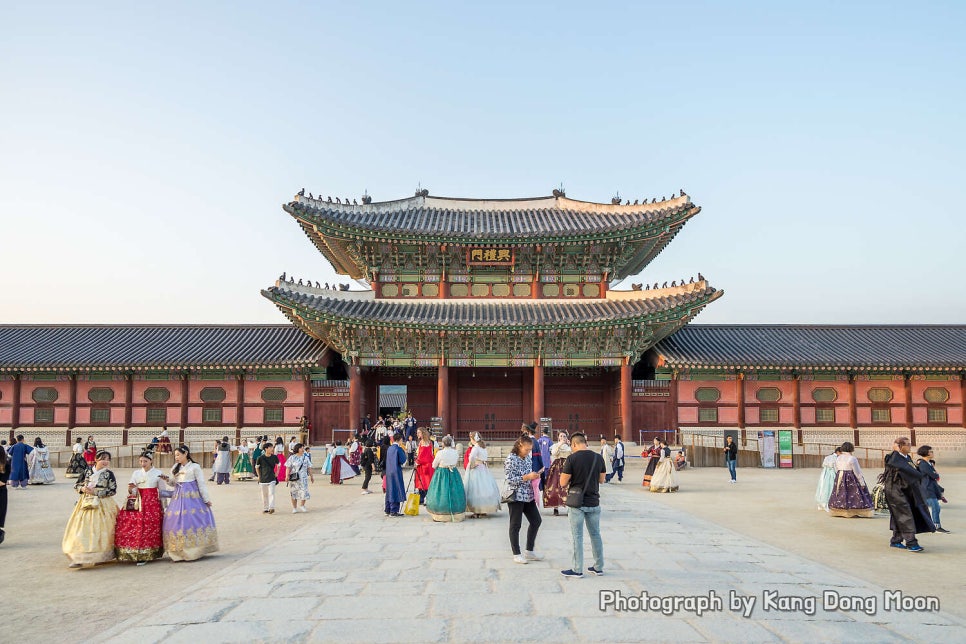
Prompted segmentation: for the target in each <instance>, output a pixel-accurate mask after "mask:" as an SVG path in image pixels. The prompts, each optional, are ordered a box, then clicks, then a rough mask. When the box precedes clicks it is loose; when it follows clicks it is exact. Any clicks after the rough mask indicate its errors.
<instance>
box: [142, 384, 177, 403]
mask: <svg viewBox="0 0 966 644" xmlns="http://www.w3.org/2000/svg"><path fill="white" fill-rule="evenodd" d="M169 398H171V391H169V390H168V388H167V387H148V388H147V389H145V390H144V400H146V401H147V402H149V403H163V402H168V399H169Z"/></svg>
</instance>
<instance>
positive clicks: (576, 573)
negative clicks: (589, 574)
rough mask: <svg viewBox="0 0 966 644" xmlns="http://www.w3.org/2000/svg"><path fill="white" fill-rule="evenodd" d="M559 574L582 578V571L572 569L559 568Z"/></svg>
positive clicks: (569, 577) (571, 577)
mask: <svg viewBox="0 0 966 644" xmlns="http://www.w3.org/2000/svg"><path fill="white" fill-rule="evenodd" d="M560 574H561V575H563V576H564V577H567V578H568V579H583V577H584V573H582V572H575V571H573V570H561V571H560Z"/></svg>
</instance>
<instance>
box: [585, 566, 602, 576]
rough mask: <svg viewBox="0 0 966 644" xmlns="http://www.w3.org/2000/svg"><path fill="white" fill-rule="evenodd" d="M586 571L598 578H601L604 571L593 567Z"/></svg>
mask: <svg viewBox="0 0 966 644" xmlns="http://www.w3.org/2000/svg"><path fill="white" fill-rule="evenodd" d="M587 571H588V572H590V573H591V574H593V575H597V576H598V577H602V576H603V575H604V571H603V570H597V569H596V568H594V567H593V566H591V567H590V568H588V569H587Z"/></svg>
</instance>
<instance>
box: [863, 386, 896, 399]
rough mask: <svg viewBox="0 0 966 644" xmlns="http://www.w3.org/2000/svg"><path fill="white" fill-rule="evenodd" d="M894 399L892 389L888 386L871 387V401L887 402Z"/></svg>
mask: <svg viewBox="0 0 966 644" xmlns="http://www.w3.org/2000/svg"><path fill="white" fill-rule="evenodd" d="M890 400H892V390H891V389H889V388H888V387H873V388H872V389H869V401H870V402H874V403H887V402H889V401H890Z"/></svg>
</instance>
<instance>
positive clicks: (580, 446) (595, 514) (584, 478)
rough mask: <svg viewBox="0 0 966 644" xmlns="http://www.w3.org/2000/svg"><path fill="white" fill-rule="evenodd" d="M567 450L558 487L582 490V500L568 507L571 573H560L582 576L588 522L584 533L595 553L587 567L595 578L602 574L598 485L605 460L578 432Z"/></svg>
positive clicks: (602, 480)
mask: <svg viewBox="0 0 966 644" xmlns="http://www.w3.org/2000/svg"><path fill="white" fill-rule="evenodd" d="M570 447H571V448H572V449H573V454H571V455H570V456H568V457H567V460H566V461H564V465H563V470H562V472H561V474H560V485H562V486H571V485H572V486H573V488H574V489H575V490H576V489H578V488H579V489H581V490H583V499H582V500H581V501H580V504H579V506H577V507H574V506H573V505H570V500H571V499H570V496H572V495H570V494H568V499H567V501H568V503H567V505H568V506H569V508H570V510H569V512H568V513H567V514H568V516H569V517H570V536H571V537H572V541H573V546H574V558H573V565H572V566H571V568H570V570H561V571H560V573H561V574H562V575H563V576H564V577H567V578H570V579H580V578H581V577H583V576H584V572H583V570H584V522H586V523H587V533H588V534H589V535H590V547H591V550H592V551H593V553H594V565H593V566H591V567H590V568H588V569H587V570H589V571H590V572H592V573H593V574H595V575H598V576H600V575H603V574H604V543H603V541H601V538H600V484H601V483H603V482H604V480H605V477H606V476H607V468H606V467H605V466H604V459H603V458H602V457H601V455H600V454H598V453H597V452H595V451H593V450H591V449H588V447H587V437H586V436H584V435H583V434H581V433H580V432H577V433H575V434H572V435H571V436H570Z"/></svg>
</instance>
